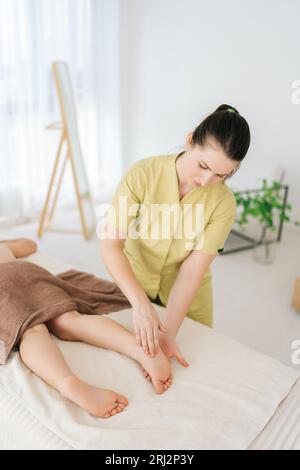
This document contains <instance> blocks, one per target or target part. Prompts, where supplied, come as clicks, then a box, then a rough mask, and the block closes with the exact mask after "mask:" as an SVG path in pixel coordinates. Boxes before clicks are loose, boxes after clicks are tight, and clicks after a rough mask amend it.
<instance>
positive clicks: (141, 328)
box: [132, 299, 167, 356]
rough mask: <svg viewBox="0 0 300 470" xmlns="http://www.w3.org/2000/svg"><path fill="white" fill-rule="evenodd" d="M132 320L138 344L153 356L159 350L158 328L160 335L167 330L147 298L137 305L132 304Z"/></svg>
mask: <svg viewBox="0 0 300 470" xmlns="http://www.w3.org/2000/svg"><path fill="white" fill-rule="evenodd" d="M132 320H133V326H134V331H135V337H136V340H137V343H138V345H139V346H142V347H143V348H144V351H145V353H146V354H150V355H151V356H155V354H156V353H157V352H158V350H159V338H158V334H159V330H160V331H161V332H162V333H161V334H162V335H164V334H165V332H166V331H167V330H166V328H165V326H164V325H163V323H162V322H161V321H160V318H159V316H158V313H157V312H156V310H155V308H154V307H153V305H152V304H151V302H150V301H149V300H148V299H147V300H145V301H144V302H143V303H142V304H139V305H138V306H133V309H132Z"/></svg>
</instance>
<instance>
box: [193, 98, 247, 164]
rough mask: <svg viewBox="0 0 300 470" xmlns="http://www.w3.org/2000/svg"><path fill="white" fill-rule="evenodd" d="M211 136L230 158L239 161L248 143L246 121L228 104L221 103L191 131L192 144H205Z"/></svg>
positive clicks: (245, 151) (243, 155)
mask: <svg viewBox="0 0 300 470" xmlns="http://www.w3.org/2000/svg"><path fill="white" fill-rule="evenodd" d="M208 137H213V138H214V139H215V140H216V141H217V143H218V144H219V145H220V147H221V149H222V150H223V152H224V153H225V155H227V157H228V158H230V159H231V160H234V161H237V162H241V161H242V160H243V158H244V157H245V155H246V153H247V151H248V148H249V145H250V129H249V126H248V123H247V121H246V119H245V118H243V116H241V115H240V113H239V112H238V110H237V109H236V108H234V107H233V106H229V105H228V104H221V105H220V106H219V107H218V108H217V109H216V110H215V111H214V112H213V113H211V114H210V115H209V116H207V117H206V118H205V119H204V120H203V121H202V122H201V123H200V124H199V126H198V127H196V129H195V130H194V132H193V143H194V145H196V144H198V145H201V146H203V145H205V142H206V139H207V138H208Z"/></svg>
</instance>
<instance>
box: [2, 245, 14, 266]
mask: <svg viewBox="0 0 300 470" xmlns="http://www.w3.org/2000/svg"><path fill="white" fill-rule="evenodd" d="M15 259H16V258H15V256H14V255H13V253H12V251H11V250H10V249H9V247H8V246H7V245H6V244H4V243H3V244H1V245H0V263H8V262H11V261H15Z"/></svg>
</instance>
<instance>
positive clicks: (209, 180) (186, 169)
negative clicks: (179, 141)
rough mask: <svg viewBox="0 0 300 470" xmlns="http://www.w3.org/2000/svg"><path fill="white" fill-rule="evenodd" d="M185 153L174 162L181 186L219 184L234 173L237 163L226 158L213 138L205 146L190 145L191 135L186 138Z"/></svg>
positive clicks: (207, 140) (208, 139)
mask: <svg viewBox="0 0 300 470" xmlns="http://www.w3.org/2000/svg"><path fill="white" fill-rule="evenodd" d="M185 148H186V151H185V153H184V154H183V155H182V156H181V157H179V158H178V160H177V162H178V165H177V162H176V166H177V171H178V177H179V182H180V184H182V185H183V186H188V187H196V186H207V185H209V184H214V183H219V182H220V181H223V180H224V179H225V178H226V176H229V175H231V174H232V173H234V172H235V171H236V170H237V169H238V167H239V162H235V161H233V160H231V159H230V158H228V157H227V156H226V155H225V154H224V153H223V151H222V150H221V149H220V147H219V145H218V144H217V142H216V141H215V140H214V139H213V138H207V139H206V142H205V145H204V146H200V145H194V146H193V145H192V133H190V134H189V135H188V137H187V141H186V145H185Z"/></svg>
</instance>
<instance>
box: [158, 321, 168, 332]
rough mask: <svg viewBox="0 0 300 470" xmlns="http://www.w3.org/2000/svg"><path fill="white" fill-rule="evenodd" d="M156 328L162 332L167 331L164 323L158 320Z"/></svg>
mask: <svg viewBox="0 0 300 470" xmlns="http://www.w3.org/2000/svg"><path fill="white" fill-rule="evenodd" d="M158 328H159V330H160V331H162V332H163V333H167V329H166V327H165V325H164V324H163V323H162V322H161V321H160V320H158Z"/></svg>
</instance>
